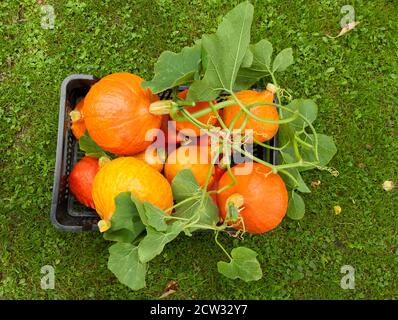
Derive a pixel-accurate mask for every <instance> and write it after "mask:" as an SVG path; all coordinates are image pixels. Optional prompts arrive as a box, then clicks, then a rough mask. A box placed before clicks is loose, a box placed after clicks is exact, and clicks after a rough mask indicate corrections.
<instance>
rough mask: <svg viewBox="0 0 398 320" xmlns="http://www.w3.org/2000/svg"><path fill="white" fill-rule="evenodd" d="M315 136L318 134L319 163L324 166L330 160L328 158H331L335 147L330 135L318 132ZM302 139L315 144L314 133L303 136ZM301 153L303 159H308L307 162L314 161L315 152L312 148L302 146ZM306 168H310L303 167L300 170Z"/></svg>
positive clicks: (335, 149)
mask: <svg viewBox="0 0 398 320" xmlns="http://www.w3.org/2000/svg"><path fill="white" fill-rule="evenodd" d="M317 136H318V155H319V165H320V166H326V165H327V164H328V163H329V162H330V160H332V159H333V157H334V155H335V154H336V152H337V148H336V145H335V143H334V141H333V138H332V137H330V136H327V135H325V134H320V133H318V134H317ZM304 141H305V142H307V143H309V144H311V145H315V139H314V135H312V134H309V135H308V137H305V139H304ZM301 154H302V156H303V160H304V161H309V162H314V161H316V158H315V154H314V152H313V150H312V149H308V148H302V150H301ZM308 169H311V168H304V169H302V170H301V171H304V170H308Z"/></svg>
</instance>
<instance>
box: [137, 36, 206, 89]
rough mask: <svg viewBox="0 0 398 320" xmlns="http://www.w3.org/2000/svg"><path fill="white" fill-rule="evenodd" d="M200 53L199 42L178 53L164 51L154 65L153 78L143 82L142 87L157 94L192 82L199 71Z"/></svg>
mask: <svg viewBox="0 0 398 320" xmlns="http://www.w3.org/2000/svg"><path fill="white" fill-rule="evenodd" d="M201 52H202V48H201V44H200V42H198V43H196V44H195V45H194V46H193V47H185V48H183V49H182V50H181V52H179V53H174V52H171V51H164V52H163V53H162V54H161V55H160V57H159V59H158V61H157V62H156V64H155V76H154V77H153V79H152V80H150V81H144V82H143V83H142V86H143V87H144V88H150V89H151V90H152V92H154V93H159V92H162V91H164V90H166V89H170V88H173V87H176V86H179V85H182V84H187V83H188V82H190V81H193V79H194V75H195V73H196V72H197V71H198V69H199V64H200V61H201Z"/></svg>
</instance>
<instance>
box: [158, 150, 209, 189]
mask: <svg viewBox="0 0 398 320" xmlns="http://www.w3.org/2000/svg"><path fill="white" fill-rule="evenodd" d="M210 164H211V155H210V148H208V147H207V146H206V147H199V146H196V145H187V146H181V147H179V148H177V149H176V150H174V151H173V152H172V153H170V154H169V156H168V158H167V160H166V164H165V167H164V173H165V176H166V178H167V180H169V182H170V183H171V182H172V181H173V179H174V177H175V176H176V175H177V173H178V172H180V171H181V170H183V169H190V170H191V171H192V173H193V176H194V177H195V179H196V181H197V182H198V184H199V185H200V186H201V187H203V186H204V184H205V183H206V178H207V173H208V172H209V170H210ZM214 175H215V169H214V168H213V170H212V173H211V176H210V180H209V184H208V186H211V185H212V183H213V180H214Z"/></svg>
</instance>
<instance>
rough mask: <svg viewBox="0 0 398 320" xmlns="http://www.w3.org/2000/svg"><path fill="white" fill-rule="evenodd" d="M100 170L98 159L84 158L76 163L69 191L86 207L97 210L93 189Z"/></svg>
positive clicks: (70, 178) (70, 177)
mask: <svg viewBox="0 0 398 320" xmlns="http://www.w3.org/2000/svg"><path fill="white" fill-rule="evenodd" d="M98 170H99V164H98V159H96V158H91V157H84V158H83V159H81V160H80V161H78V162H77V163H76V165H75V166H74V167H73V169H72V171H71V173H70V175H69V190H70V192H72V194H73V195H74V196H75V198H76V199H77V200H78V201H79V202H80V203H82V204H84V205H85V206H86V207H91V208H93V209H94V208H95V206H94V201H93V196H92V189H93V183H94V178H95V176H96V174H97V173H98Z"/></svg>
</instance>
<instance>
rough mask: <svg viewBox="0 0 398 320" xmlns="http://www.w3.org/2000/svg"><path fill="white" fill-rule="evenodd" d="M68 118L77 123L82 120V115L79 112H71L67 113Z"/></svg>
mask: <svg viewBox="0 0 398 320" xmlns="http://www.w3.org/2000/svg"><path fill="white" fill-rule="evenodd" d="M69 116H70V118H71V119H72V122H76V121H79V120H80V119H81V118H82V114H81V113H80V111H77V110H73V111H71V112H70V113H69Z"/></svg>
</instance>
